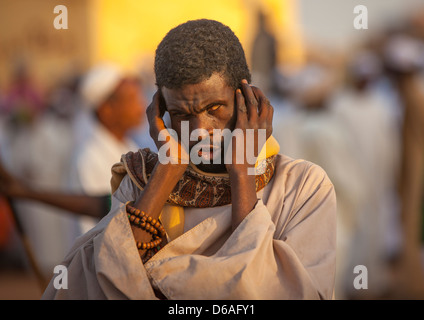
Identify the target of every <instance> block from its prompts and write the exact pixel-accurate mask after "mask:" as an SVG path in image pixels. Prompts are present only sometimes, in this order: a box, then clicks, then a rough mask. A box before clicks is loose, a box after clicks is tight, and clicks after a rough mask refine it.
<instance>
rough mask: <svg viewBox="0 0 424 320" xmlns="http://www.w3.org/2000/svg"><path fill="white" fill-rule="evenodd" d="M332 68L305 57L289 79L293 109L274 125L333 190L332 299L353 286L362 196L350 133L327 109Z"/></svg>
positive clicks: (287, 146) (289, 149)
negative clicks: (324, 174)
mask: <svg viewBox="0 0 424 320" xmlns="http://www.w3.org/2000/svg"><path fill="white" fill-rule="evenodd" d="M336 84H337V82H336V75H335V70H334V67H332V66H327V65H325V64H324V63H322V62H309V63H308V64H307V65H305V67H304V68H303V69H302V70H300V71H299V72H298V73H296V74H295V75H293V76H292V77H291V79H290V87H291V92H292V94H291V100H292V103H293V104H294V107H293V108H292V112H291V113H286V114H285V115H284V116H283V117H281V118H280V119H279V121H278V125H276V126H275V130H274V135H275V137H276V139H277V140H278V141H279V142H280V144H281V148H282V150H283V152H285V153H287V154H289V155H290V156H291V157H294V158H302V159H306V160H308V161H312V162H314V163H316V164H318V165H320V166H321V167H322V168H323V169H324V170H325V171H326V172H327V174H328V176H329V177H330V179H331V181H332V182H333V184H334V187H335V190H336V195H337V259H336V263H337V266H336V288H335V298H336V299H346V298H349V294H350V292H351V291H353V290H354V288H353V279H352V276H351V275H352V271H353V268H354V266H355V265H352V257H351V255H350V252H351V251H352V250H353V247H354V245H355V242H354V237H355V234H356V233H357V232H358V221H357V215H358V209H359V208H358V207H359V204H360V203H361V202H362V201H363V198H364V192H365V189H364V185H363V184H362V181H361V178H360V177H361V176H360V170H359V167H358V164H357V163H356V162H355V161H354V158H353V157H352V156H351V152H352V150H351V147H350V145H351V142H350V138H351V137H350V136H349V135H348V134H347V132H346V131H345V129H344V127H343V126H342V125H341V124H340V122H339V121H337V118H336V117H335V116H334V114H333V113H332V111H331V109H330V101H331V98H332V95H333V93H334V91H335V89H336V87H335V86H336Z"/></svg>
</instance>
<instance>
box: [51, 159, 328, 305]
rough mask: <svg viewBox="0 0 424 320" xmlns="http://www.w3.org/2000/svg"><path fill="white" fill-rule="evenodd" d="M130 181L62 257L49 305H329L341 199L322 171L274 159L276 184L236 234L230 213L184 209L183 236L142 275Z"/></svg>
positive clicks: (228, 210)
mask: <svg viewBox="0 0 424 320" xmlns="http://www.w3.org/2000/svg"><path fill="white" fill-rule="evenodd" d="M141 192H142V191H140V190H139V189H137V188H136V187H135V185H134V184H133V183H132V181H131V180H130V178H129V176H128V175H127V176H125V177H124V179H123V180H122V182H121V185H120V187H119V189H118V190H117V191H116V192H115V193H114V194H113V200H112V209H111V212H110V213H109V214H108V215H107V216H106V217H105V218H104V219H102V221H100V223H99V224H98V225H97V226H96V227H95V228H94V229H92V230H90V231H89V232H88V233H86V234H84V235H83V236H81V237H80V238H79V239H77V241H76V243H75V245H74V247H73V249H72V250H71V251H70V252H69V254H68V255H67V256H66V258H65V260H64V261H63V263H62V264H63V265H64V266H65V267H67V270H68V273H67V276H68V289H55V277H53V278H52V279H51V282H50V284H49V286H48V287H47V289H46V291H45V292H44V295H43V299H156V297H155V294H154V291H153V287H154V288H158V289H159V290H160V291H161V292H162V293H163V294H164V295H165V296H166V297H167V298H168V299H331V298H332V297H333V290H334V278H335V257H336V199H335V193H334V188H333V185H332V183H331V181H330V180H329V178H328V177H327V175H326V173H325V172H324V171H323V170H322V169H321V168H320V167H318V166H317V165H314V164H312V163H310V162H307V161H303V160H293V159H291V158H289V157H286V156H283V155H278V156H277V162H276V168H275V173H274V177H273V178H272V180H271V181H270V183H269V184H268V185H267V186H265V188H264V189H262V190H260V191H259V192H258V199H259V200H258V202H257V204H256V206H255V208H254V209H253V210H252V211H251V212H250V213H249V214H248V215H247V216H246V217H245V219H244V220H243V221H242V222H241V223H240V224H239V226H238V227H237V228H236V230H235V231H234V232H231V205H226V206H222V207H215V208H203V209H202V208H190V209H189V208H185V209H184V211H185V220H184V223H185V228H184V229H185V230H184V231H185V232H184V233H183V234H182V235H181V236H179V237H177V238H176V239H173V240H172V241H171V242H169V243H168V244H167V245H166V246H165V247H164V248H162V249H161V250H160V251H159V252H158V253H157V254H156V255H155V256H153V258H151V259H150V260H149V261H148V262H147V263H145V264H144V265H143V264H142V262H141V259H140V257H139V255H138V251H137V248H136V246H135V240H134V237H133V234H132V231H131V227H130V224H129V222H128V218H127V216H126V213H125V204H126V202H128V201H132V200H135V199H136V198H137V197H138V196H139V195H140V193H141Z"/></svg>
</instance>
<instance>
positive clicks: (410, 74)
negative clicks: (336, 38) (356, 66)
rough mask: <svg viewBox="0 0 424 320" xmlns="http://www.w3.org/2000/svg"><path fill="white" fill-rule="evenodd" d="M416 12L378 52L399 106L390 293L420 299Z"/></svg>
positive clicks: (421, 178) (420, 86) (422, 179)
mask: <svg viewBox="0 0 424 320" xmlns="http://www.w3.org/2000/svg"><path fill="white" fill-rule="evenodd" d="M418 17H419V15H414V20H413V23H412V24H411V27H412V29H407V30H406V32H405V31H404V32H398V33H394V34H392V35H391V36H390V37H389V38H388V39H387V41H386V43H385V46H384V50H383V55H382V56H383V60H384V63H385V66H386V69H387V72H388V74H389V75H390V77H391V80H392V81H393V83H394V85H395V87H396V89H397V90H398V92H399V96H400V101H401V103H402V107H403V123H402V149H401V167H400V179H399V194H400V200H401V222H402V224H401V226H402V234H403V243H402V250H401V254H400V256H399V257H398V259H397V261H396V262H397V263H396V264H395V275H396V292H394V297H395V298H399V297H400V298H419V299H423V298H424V263H423V260H422V259H423V258H422V253H423V248H424V245H423V244H424V232H423V231H424V227H423V226H424V224H423V221H424V217H423V215H424V73H423V70H424V43H423V41H422V38H420V37H419V36H417V35H420V34H421V35H422V30H420V29H419V28H418V29H417V28H416V26H417V23H418V22H420V21H421V20H416V19H417V18H418ZM421 23H422V22H421ZM418 25H419V24H418ZM420 32H421V33H420Z"/></svg>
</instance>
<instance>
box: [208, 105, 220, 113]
mask: <svg viewBox="0 0 424 320" xmlns="http://www.w3.org/2000/svg"><path fill="white" fill-rule="evenodd" d="M219 108H221V105H220V104H216V105H214V106H212V107H210V108H209V109H208V111H209V112H210V111H212V112H214V111H216V110H218V109H219Z"/></svg>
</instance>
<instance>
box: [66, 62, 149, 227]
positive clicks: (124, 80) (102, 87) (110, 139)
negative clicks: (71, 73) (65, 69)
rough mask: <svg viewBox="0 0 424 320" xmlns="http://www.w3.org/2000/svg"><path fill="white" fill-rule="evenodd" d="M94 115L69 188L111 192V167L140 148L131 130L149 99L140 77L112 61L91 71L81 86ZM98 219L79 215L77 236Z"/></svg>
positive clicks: (141, 117)
mask: <svg viewBox="0 0 424 320" xmlns="http://www.w3.org/2000/svg"><path fill="white" fill-rule="evenodd" d="M80 91H81V95H82V97H83V99H84V103H85V104H86V107H87V108H88V110H89V112H90V115H91V118H90V122H89V123H90V125H91V127H90V128H89V130H88V133H87V136H86V138H85V139H83V141H82V143H81V145H80V146H78V147H77V150H76V152H75V153H74V154H73V155H72V158H73V159H72V164H71V169H70V172H69V191H71V192H73V193H83V194H85V195H89V196H104V195H108V194H110V179H111V167H112V165H113V164H114V163H116V162H118V161H119V160H120V158H121V155H122V154H125V153H127V152H128V151H131V150H133V151H136V150H137V149H138V147H139V146H138V145H137V144H136V143H135V142H134V140H133V139H131V137H130V132H131V130H134V129H135V128H138V127H139V126H140V125H141V123H142V122H143V120H144V116H145V101H144V97H143V95H142V94H141V90H140V84H139V82H138V80H137V79H135V78H132V77H128V76H126V75H124V73H123V71H122V70H121V69H120V68H119V67H118V66H115V65H112V64H101V65H98V66H95V67H94V68H92V69H91V70H89V71H88V72H87V74H86V75H85V76H84V78H83V79H82V83H81V87H80ZM97 222H98V219H95V218H90V217H81V218H79V222H78V226H77V228H78V229H77V230H76V235H80V234H83V233H85V232H86V231H88V230H89V229H91V228H92V227H93V226H94V225H95V224H96V223H97Z"/></svg>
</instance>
